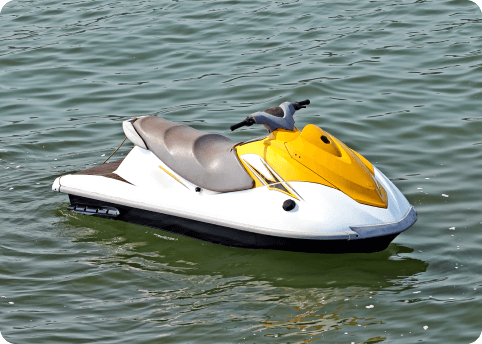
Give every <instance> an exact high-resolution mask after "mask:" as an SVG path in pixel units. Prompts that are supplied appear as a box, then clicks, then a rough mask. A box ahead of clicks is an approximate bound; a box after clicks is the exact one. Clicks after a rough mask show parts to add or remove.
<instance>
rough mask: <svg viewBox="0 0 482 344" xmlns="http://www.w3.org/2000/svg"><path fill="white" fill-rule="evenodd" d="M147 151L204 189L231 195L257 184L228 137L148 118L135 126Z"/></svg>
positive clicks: (136, 122) (140, 120)
mask: <svg viewBox="0 0 482 344" xmlns="http://www.w3.org/2000/svg"><path fill="white" fill-rule="evenodd" d="M134 128H135V129H136V131H137V133H138V134H139V135H140V136H141V137H142V139H143V140H144V142H145V143H146V145H147V148H148V149H149V150H150V151H151V152H152V153H154V154H155V155H156V156H157V157H158V158H159V159H161V160H162V161H163V162H164V163H165V164H166V165H167V166H168V167H169V168H170V169H172V170H173V171H174V172H176V173H177V174H178V175H180V176H181V177H183V178H184V179H186V180H188V181H189V182H191V183H193V184H195V185H198V186H199V187H201V188H204V189H208V190H212V191H217V192H229V191H239V190H246V189H250V188H252V187H253V186H254V180H253V179H252V178H251V177H250V175H249V174H248V172H246V170H245V169H244V167H243V166H242V165H241V163H240V162H239V160H238V157H237V156H236V152H235V151H234V150H233V151H232V150H231V149H232V148H233V146H234V142H233V141H231V140H230V139H228V138H227V137H225V136H222V135H218V134H210V133H205V132H202V131H199V130H196V129H194V128H191V127H188V126H185V125H182V124H179V123H175V122H171V121H168V120H166V119H164V118H160V117H154V116H147V117H141V118H139V119H138V120H137V121H135V122H134Z"/></svg>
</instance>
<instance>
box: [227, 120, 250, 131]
mask: <svg viewBox="0 0 482 344" xmlns="http://www.w3.org/2000/svg"><path fill="white" fill-rule="evenodd" d="M254 123H256V122H255V121H254V118H251V117H248V118H246V119H245V120H244V121H242V122H239V123H237V124H234V125H232V126H230V127H229V128H230V129H231V131H235V130H236V129H239V128H241V127H244V126H247V127H249V126H252V125H253V124H254Z"/></svg>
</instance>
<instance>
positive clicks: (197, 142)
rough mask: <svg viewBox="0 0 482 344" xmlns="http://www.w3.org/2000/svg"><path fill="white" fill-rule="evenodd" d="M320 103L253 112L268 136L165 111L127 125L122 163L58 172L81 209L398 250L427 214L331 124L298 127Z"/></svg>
mask: <svg viewBox="0 0 482 344" xmlns="http://www.w3.org/2000/svg"><path fill="white" fill-rule="evenodd" d="M309 104H310V101H309V100H305V101H300V102H294V103H290V102H284V103H282V104H281V105H280V106H276V107H271V108H269V109H266V110H265V111H263V112H256V113H253V114H251V115H249V116H248V117H247V118H246V119H244V120H243V121H241V122H240V123H238V124H235V125H233V126H231V130H236V129H239V128H241V127H243V126H251V125H254V124H262V125H263V126H264V127H265V128H266V130H267V131H268V135H267V136H265V137H261V138H256V139H253V140H250V141H246V142H239V143H235V142H233V141H231V140H230V139H229V138H227V137H225V136H223V135H219V134H212V133H207V132H203V131H199V130H196V129H194V128H191V127H189V126H186V125H182V124H180V123H175V122H171V121H168V120H166V119H163V118H160V117H157V116H144V117H140V118H132V119H129V120H126V121H124V122H123V123H122V127H123V129H124V132H125V135H126V137H127V139H129V140H130V141H131V142H132V143H133V144H134V147H133V148H132V150H130V152H129V153H128V154H127V155H126V157H125V158H124V159H122V160H118V161H116V162H110V163H104V164H101V165H99V166H95V167H92V168H89V169H87V170H84V171H81V172H77V173H73V174H68V175H64V176H61V177H58V178H57V179H55V181H54V183H53V185H52V189H53V190H54V191H57V192H63V193H66V194H68V195H69V198H70V206H69V207H68V208H67V209H68V210H71V211H73V212H75V213H79V214H85V215H90V216H97V217H103V218H108V219H116V220H122V221H127V222H131V223H135V224H140V225H145V226H149V227H154V228H159V229H161V230H165V231H169V232H174V233H178V234H181V235H185V236H189V237H193V238H197V239H201V240H204V241H209V242H212V243H217V244H223V245H227V246H236V247H244V248H255V249H278V250H287V251H302V252H319V253H348V252H376V251H381V250H384V249H386V248H387V246H388V245H389V244H390V242H392V241H393V239H395V237H396V236H397V235H399V234H400V233H401V232H403V231H405V230H407V229H408V228H409V227H411V226H412V225H413V224H414V223H415V221H416V220H417V212H416V211H415V209H414V207H413V206H411V205H410V204H409V202H408V201H407V199H406V198H405V197H404V196H403V194H402V193H401V192H400V191H399V190H398V189H397V187H396V186H395V185H394V184H393V183H392V182H391V181H390V180H389V179H388V178H387V177H385V175H384V174H383V173H382V172H380V171H379V170H378V169H377V168H376V167H375V166H373V165H372V164H371V163H370V162H369V161H368V160H367V159H365V158H364V157H363V156H362V155H361V154H359V153H357V152H356V151H354V150H352V149H350V148H348V147H347V146H346V145H345V144H344V143H343V142H341V141H340V140H338V139H337V138H336V137H334V136H333V135H331V134H329V133H328V132H326V131H325V130H323V129H322V128H320V127H318V126H316V125H313V124H308V125H306V126H305V127H304V128H303V129H302V130H299V129H298V128H297V127H295V121H294V115H295V112H296V111H298V110H300V109H303V108H306V106H307V105H309Z"/></svg>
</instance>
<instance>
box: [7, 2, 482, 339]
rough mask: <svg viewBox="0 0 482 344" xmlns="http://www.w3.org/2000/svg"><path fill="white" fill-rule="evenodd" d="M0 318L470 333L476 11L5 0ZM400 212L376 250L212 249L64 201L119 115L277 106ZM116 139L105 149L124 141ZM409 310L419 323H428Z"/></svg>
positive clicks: (217, 328) (439, 6)
mask: <svg viewBox="0 0 482 344" xmlns="http://www.w3.org/2000/svg"><path fill="white" fill-rule="evenodd" d="M0 27H1V30H0V111H1V112H0V113H1V115H0V159H1V160H0V190H1V191H0V192H1V196H2V197H1V198H0V209H1V212H0V221H1V223H2V226H1V227H0V228H1V231H0V233H1V242H0V296H1V297H0V319H1V321H0V331H1V333H2V335H3V336H4V337H5V338H6V339H7V340H8V341H9V342H11V343H14V344H20V343H49V344H50V343H91V342H95V343H120V342H126V343H128V342H131V343H193V342H195V343H227V342H229V343H311V342H313V343H397V344H398V343H410V344H411V343H417V342H424V343H440V342H443V343H472V342H473V341H475V339H476V338H477V337H478V336H479V335H480V332H481V331H482V325H481V323H480V318H481V316H482V311H481V309H482V307H481V296H480V295H481V294H480V291H481V290H482V277H481V276H480V273H481V271H482V256H481V254H480V247H481V245H482V235H481V233H480V232H481V229H482V225H481V223H482V218H481V216H480V209H481V207H482V201H481V199H482V197H481V195H482V192H481V191H482V186H481V183H480V171H481V170H482V159H481V156H482V135H481V132H482V115H481V112H480V109H481V105H482V91H481V89H482V82H481V81H480V80H481V75H482V58H481V55H482V34H481V32H482V31H481V28H482V14H481V12H480V9H479V8H478V7H477V6H476V5H475V4H474V3H473V2H470V1H466V0H450V1H448V0H441V1H437V2H433V1H423V0H422V1H420V0H419V1H415V2H413V1H409V0H398V1H368V0H360V1H356V2H355V1H351V2H332V1H318V2H316V1H304V0H299V1H253V0H245V1H213V0H207V1H161V0H153V1H128V0H118V1H112V2H108V1H95V0H94V1H89V0H64V1H58V0H43V1H40V0H28V1H26V0H12V1H11V2H9V3H7V5H6V6H5V7H4V8H3V10H2V12H1V14H0ZM306 98H309V99H310V100H311V102H312V105H311V106H310V107H309V109H306V110H302V111H300V112H299V113H297V115H296V116H297V117H296V124H297V126H298V127H300V128H302V127H303V126H305V125H306V124H308V123H314V124H317V125H319V126H321V127H323V128H324V129H326V130H327V131H328V132H330V133H331V134H333V135H335V136H337V137H338V138H339V139H341V140H342V141H344V142H345V143H346V144H347V145H348V146H350V147H352V148H354V149H356V150H357V151H359V152H360V153H362V154H363V155H364V156H365V157H367V158H368V159H369V160H370V161H372V162H373V163H374V164H375V165H377V166H378V167H379V168H380V169H381V170H382V171H383V172H384V173H385V174H386V175H387V176H388V177H389V178H390V179H391V180H392V181H393V182H394V183H395V184H396V185H397V186H398V187H399V188H400V190H401V191H402V192H403V193H404V194H405V195H406V196H407V198H408V199H409V201H410V202H411V203H412V204H414V205H415V206H416V208H417V211H418V214H419V220H418V222H417V223H416V225H415V226H414V227H412V228H411V229H410V230H408V231H407V232H404V233H403V234H402V235H400V236H399V237H398V238H397V239H396V240H395V241H394V243H392V244H391V245H390V246H389V248H388V249H387V250H385V251H383V252H379V253H373V254H346V255H336V256H333V255H322V254H304V253H289V252H277V251H256V250H244V249H236V248H229V247H222V246H217V245H213V244H209V243H204V242H201V241H198V240H194V239H190V238H186V237H182V236H177V235H174V234H170V233H167V232H163V231H160V230H154V229H150V228H147V227H141V226H136V225H131V224H127V223H122V222H117V221H109V220H105V219H99V218H90V217H87V216H81V215H77V214H74V213H71V212H68V211H66V207H67V205H68V199H67V196H66V195H64V194H58V193H53V192H51V191H50V186H51V183H52V181H53V180H54V179H55V177H57V176H59V175H62V174H66V173H70V172H74V171H79V170H83V169H85V168H88V167H92V166H93V164H99V163H101V162H102V161H103V160H104V158H105V157H104V154H105V156H108V155H109V154H110V153H111V152H112V151H113V150H114V149H115V148H116V147H117V146H118V144H119V143H120V142H121V141H122V139H123V137H124V135H123V132H122V129H121V122H122V121H123V120H124V119H126V118H129V117H131V116H141V115H159V116H162V117H165V118H167V119H169V120H173V121H179V122H185V123H187V124H189V125H192V126H193V127H195V128H197V129H200V130H205V131H210V132H215V133H220V134H223V135H227V136H229V137H230V138H231V139H233V140H245V139H248V138H251V137H256V136H261V135H263V134H264V133H263V131H264V129H262V128H256V127H254V126H253V127H250V128H245V129H244V130H240V131H237V132H235V133H231V132H230V131H229V130H228V128H229V126H230V125H231V124H234V123H237V122H239V121H240V120H242V119H243V118H244V117H245V116H247V115H248V114H250V113H252V112H255V111H258V110H262V109H264V108H267V107H270V106H276V105H278V104H279V103H281V102H282V101H285V100H289V101H294V100H302V99H306ZM129 148H130V147H129V145H127V146H125V147H123V148H121V150H120V151H119V152H118V153H117V155H116V156H118V157H122V155H125V154H126V153H127V152H128V151H129ZM427 326H428V327H427Z"/></svg>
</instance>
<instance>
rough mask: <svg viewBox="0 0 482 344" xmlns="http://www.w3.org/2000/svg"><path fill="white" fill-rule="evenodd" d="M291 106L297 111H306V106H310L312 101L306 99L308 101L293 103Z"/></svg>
mask: <svg viewBox="0 0 482 344" xmlns="http://www.w3.org/2000/svg"><path fill="white" fill-rule="evenodd" d="M291 105H293V107H294V108H295V110H299V109H305V108H306V105H310V100H309V99H306V100H302V101H299V102H294V103H291Z"/></svg>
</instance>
